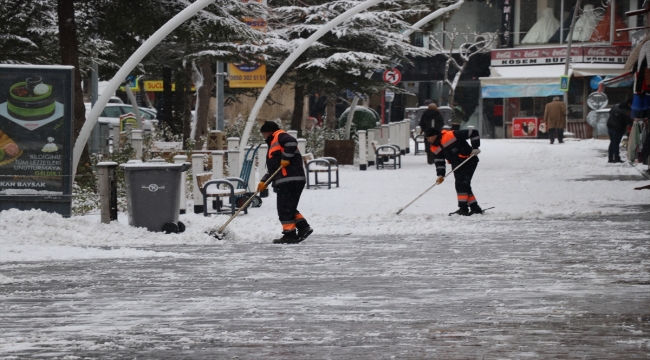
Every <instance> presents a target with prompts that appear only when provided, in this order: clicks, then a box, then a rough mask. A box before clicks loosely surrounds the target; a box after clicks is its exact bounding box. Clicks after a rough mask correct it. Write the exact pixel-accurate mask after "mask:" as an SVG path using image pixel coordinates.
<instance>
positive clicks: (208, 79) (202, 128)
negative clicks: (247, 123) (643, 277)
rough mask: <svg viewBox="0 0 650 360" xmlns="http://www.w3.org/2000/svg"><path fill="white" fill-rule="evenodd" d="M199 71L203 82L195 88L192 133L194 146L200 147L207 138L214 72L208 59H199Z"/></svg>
mask: <svg viewBox="0 0 650 360" xmlns="http://www.w3.org/2000/svg"><path fill="white" fill-rule="evenodd" d="M199 71H201V76H202V77H203V83H202V85H201V87H200V88H198V89H196V91H197V92H198V106H197V108H196V131H195V133H194V140H195V141H196V148H197V149H202V148H203V143H204V142H205V139H207V138H208V133H209V131H208V118H209V117H210V114H209V111H210V95H211V94H212V89H213V88H214V73H213V72H212V66H211V65H210V60H209V59H207V58H204V59H201V60H200V61H199ZM213 115H214V114H213Z"/></svg>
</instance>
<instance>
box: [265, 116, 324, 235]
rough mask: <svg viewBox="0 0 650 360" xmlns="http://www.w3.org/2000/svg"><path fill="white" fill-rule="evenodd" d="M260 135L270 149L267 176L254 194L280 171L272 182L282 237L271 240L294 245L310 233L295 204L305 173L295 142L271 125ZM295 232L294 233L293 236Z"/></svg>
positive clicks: (304, 180) (298, 198) (303, 183)
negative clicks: (275, 194) (279, 169)
mask: <svg viewBox="0 0 650 360" xmlns="http://www.w3.org/2000/svg"><path fill="white" fill-rule="evenodd" d="M260 132H261V133H262V136H263V137H264V139H266V144H267V145H268V146H269V151H268V155H267V157H266V168H267V169H268V172H267V173H266V175H264V176H263V177H262V179H261V181H260V183H259V185H257V190H259V191H263V190H265V189H266V186H265V185H264V183H265V182H266V181H267V180H268V179H269V177H270V176H271V175H270V174H273V173H274V172H275V171H276V170H277V169H278V168H279V167H282V170H281V171H280V172H279V173H278V174H277V175H276V176H275V177H274V178H273V187H274V189H275V192H276V193H277V209H278V217H279V218H280V223H281V224H282V237H281V238H279V239H275V240H273V243H274V244H297V243H299V242H301V241H303V240H305V239H306V238H307V236H309V235H310V234H311V233H312V232H313V230H312V228H311V227H310V226H309V224H308V223H307V220H305V217H304V216H302V214H300V212H299V211H298V202H300V195H301V194H302V189H303V188H304V187H305V182H306V180H307V179H306V178H305V169H304V166H303V164H302V155H301V154H300V151H298V140H296V138H294V137H293V136H291V135H289V134H287V133H286V132H285V131H284V130H280V126H278V124H276V123H275V122H273V121H265V122H264V124H263V125H262V127H261V128H260ZM296 230H297V232H296Z"/></svg>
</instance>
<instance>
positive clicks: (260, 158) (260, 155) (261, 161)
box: [257, 144, 269, 179]
mask: <svg viewBox="0 0 650 360" xmlns="http://www.w3.org/2000/svg"><path fill="white" fill-rule="evenodd" d="M268 152H269V146H268V145H266V144H262V146H260V148H259V149H257V178H258V179H262V177H263V176H264V174H266V155H267V154H268Z"/></svg>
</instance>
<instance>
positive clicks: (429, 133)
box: [424, 127, 440, 137]
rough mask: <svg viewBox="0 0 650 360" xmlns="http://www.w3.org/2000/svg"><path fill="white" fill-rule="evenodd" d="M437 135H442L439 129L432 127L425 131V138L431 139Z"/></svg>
mask: <svg viewBox="0 0 650 360" xmlns="http://www.w3.org/2000/svg"><path fill="white" fill-rule="evenodd" d="M435 135H440V130H438V129H436V128H434V127H430V128H428V129H426V130H424V136H425V137H431V136H435Z"/></svg>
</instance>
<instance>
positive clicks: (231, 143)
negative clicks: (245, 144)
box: [226, 137, 239, 151]
mask: <svg viewBox="0 0 650 360" xmlns="http://www.w3.org/2000/svg"><path fill="white" fill-rule="evenodd" d="M226 141H227V142H228V151H231V150H239V138H238V137H229V138H228V139H227V140H226Z"/></svg>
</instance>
